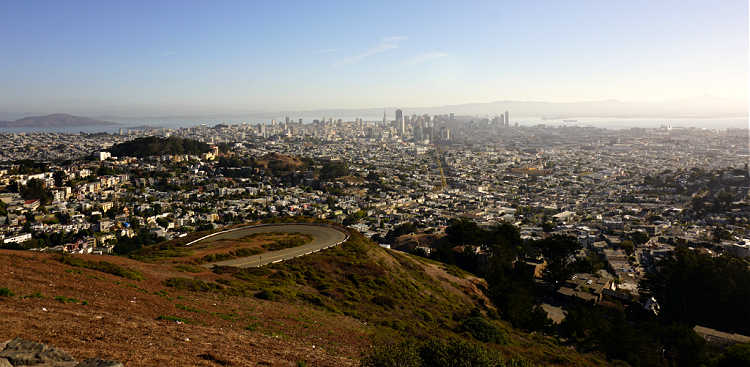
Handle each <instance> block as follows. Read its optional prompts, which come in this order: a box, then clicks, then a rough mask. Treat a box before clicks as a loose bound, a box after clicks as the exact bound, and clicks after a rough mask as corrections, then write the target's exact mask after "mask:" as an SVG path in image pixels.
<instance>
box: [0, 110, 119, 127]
mask: <svg viewBox="0 0 750 367" xmlns="http://www.w3.org/2000/svg"><path fill="white" fill-rule="evenodd" d="M112 125H117V123H115V122H110V121H101V120H95V119H92V118H88V117H82V116H73V115H68V114H64V113H55V114H52V115H46V116H29V117H24V118H21V119H18V120H15V121H0V128H3V127H12V128H54V127H78V126H112Z"/></svg>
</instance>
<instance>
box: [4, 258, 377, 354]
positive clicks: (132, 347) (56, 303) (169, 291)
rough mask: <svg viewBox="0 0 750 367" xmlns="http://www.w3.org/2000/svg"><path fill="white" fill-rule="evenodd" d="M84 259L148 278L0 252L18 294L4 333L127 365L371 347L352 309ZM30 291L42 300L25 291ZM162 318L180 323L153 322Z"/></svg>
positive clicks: (7, 301)
mask: <svg viewBox="0 0 750 367" xmlns="http://www.w3.org/2000/svg"><path fill="white" fill-rule="evenodd" d="M84 257H85V258H89V259H90V260H97V261H99V260H102V259H103V260H106V261H108V262H111V263H116V264H118V265H122V266H127V267H129V268H132V269H136V270H138V271H140V272H141V273H143V275H144V278H145V279H144V280H141V281H131V280H128V279H124V278H120V277H117V276H113V275H110V274H105V273H101V272H98V271H94V270H89V269H83V268H76V267H71V266H68V265H63V264H61V263H59V262H58V261H56V260H54V256H53V255H47V254H36V253H31V252H18V251H6V250H3V251H0V274H2V275H3V277H2V279H0V287H6V288H8V289H10V290H11V291H12V292H14V293H15V296H14V297H0V340H8V339H11V338H14V337H22V338H26V339H29V340H35V341H39V342H43V343H48V344H51V345H55V346H57V347H60V348H61V349H63V350H66V351H68V352H70V353H71V354H72V355H73V356H74V357H76V358H78V359H84V358H88V357H94V356H102V357H104V358H111V359H115V360H119V361H122V362H124V363H125V364H126V366H219V365H228V366H296V365H297V363H298V362H300V361H304V362H306V363H307V365H311V366H354V365H357V358H358V356H359V355H360V353H361V351H362V350H364V348H365V346H366V345H367V339H368V335H369V334H370V330H368V327H367V326H365V325H363V324H362V323H361V322H359V321H357V320H355V319H352V318H349V317H345V316H340V315H336V314H332V313H328V312H325V311H322V310H318V309H314V308H309V307H304V306H295V305H289V304H281V303H277V302H271V301H264V300H259V299H255V298H250V297H230V296H226V295H221V294H213V293H201V294H196V293H191V292H186V291H177V290H175V289H173V288H167V287H165V286H163V284H162V282H163V280H164V279H166V278H169V277H175V276H180V277H186V276H188V275H187V274H185V273H180V272H177V271H175V270H173V269H172V268H171V267H169V266H166V265H159V264H145V263H140V262H136V261H133V260H129V259H125V258H119V257H113V256H112V257H106V258H102V257H99V256H84ZM160 292H161V293H160ZM34 294H40V295H41V296H42V297H43V298H37V297H34V296H31V297H25V296H30V295H34ZM55 297H66V298H68V302H65V303H63V302H62V301H60V300H57V299H55ZM71 298H72V299H75V300H70V299H71ZM83 301H85V303H86V304H82V303H83ZM160 316H163V317H164V316H170V317H178V318H182V319H184V320H186V323H180V322H175V321H168V320H157V318H159V317H160ZM211 360H213V361H211Z"/></svg>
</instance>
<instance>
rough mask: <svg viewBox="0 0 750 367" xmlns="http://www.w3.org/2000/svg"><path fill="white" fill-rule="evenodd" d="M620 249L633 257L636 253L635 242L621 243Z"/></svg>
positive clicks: (626, 241)
mask: <svg viewBox="0 0 750 367" xmlns="http://www.w3.org/2000/svg"><path fill="white" fill-rule="evenodd" d="M620 247H621V248H622V249H623V250H624V251H625V253H627V254H628V255H632V254H633V252H634V251H635V245H634V244H633V241H631V240H624V241H622V242H620Z"/></svg>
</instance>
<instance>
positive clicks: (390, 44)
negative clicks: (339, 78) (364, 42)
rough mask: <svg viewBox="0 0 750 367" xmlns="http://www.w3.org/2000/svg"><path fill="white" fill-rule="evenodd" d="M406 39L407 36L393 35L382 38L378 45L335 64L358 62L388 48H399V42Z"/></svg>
mask: <svg viewBox="0 0 750 367" xmlns="http://www.w3.org/2000/svg"><path fill="white" fill-rule="evenodd" d="M404 40H406V37H405V36H392V37H386V38H383V39H382V40H380V43H378V44H377V45H375V46H373V47H371V48H369V49H367V50H365V51H364V52H362V53H360V54H357V55H354V56H350V57H347V58H344V59H342V60H339V61H338V62H336V64H335V65H350V64H356V63H358V62H360V61H362V60H364V59H366V58H368V57H370V56H374V55H377V54H379V53H383V52H386V51H388V50H393V49H396V48H398V46H399V43H401V41H404Z"/></svg>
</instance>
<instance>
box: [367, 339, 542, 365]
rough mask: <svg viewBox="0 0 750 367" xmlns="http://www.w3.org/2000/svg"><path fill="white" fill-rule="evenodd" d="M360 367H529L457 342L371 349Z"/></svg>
mask: <svg viewBox="0 0 750 367" xmlns="http://www.w3.org/2000/svg"><path fill="white" fill-rule="evenodd" d="M361 365H362V367H459V366H460V367H463V366H467V367H468V366H471V367H533V364H532V363H530V362H529V361H527V360H520V359H511V360H504V359H503V358H502V356H501V355H500V353H499V352H497V351H494V350H490V349H486V348H484V347H482V346H481V345H479V344H475V343H470V342H466V341H463V340H460V339H449V340H439V339H432V340H429V341H427V342H423V343H414V342H409V341H406V342H401V343H388V344H377V345H375V346H374V347H373V348H372V349H371V350H370V351H369V352H368V353H367V355H365V356H364V358H362V362H361Z"/></svg>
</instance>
